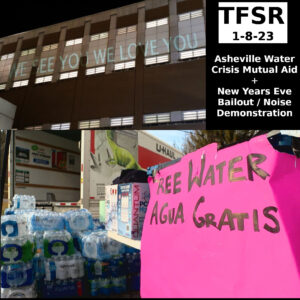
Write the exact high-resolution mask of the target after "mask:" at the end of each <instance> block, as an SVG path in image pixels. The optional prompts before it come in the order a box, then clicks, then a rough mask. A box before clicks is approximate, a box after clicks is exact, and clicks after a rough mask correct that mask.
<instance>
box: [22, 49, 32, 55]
mask: <svg viewBox="0 0 300 300" xmlns="http://www.w3.org/2000/svg"><path fill="white" fill-rule="evenodd" d="M31 54H35V49H29V50H24V51H22V52H21V56H27V55H31Z"/></svg>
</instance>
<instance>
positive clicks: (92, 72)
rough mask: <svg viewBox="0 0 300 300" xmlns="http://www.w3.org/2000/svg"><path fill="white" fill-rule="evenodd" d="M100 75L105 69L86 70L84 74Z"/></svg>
mask: <svg viewBox="0 0 300 300" xmlns="http://www.w3.org/2000/svg"><path fill="white" fill-rule="evenodd" d="M101 73H105V67H98V68H90V69H87V70H86V72H85V75H87V76H89V75H95V74H101Z"/></svg>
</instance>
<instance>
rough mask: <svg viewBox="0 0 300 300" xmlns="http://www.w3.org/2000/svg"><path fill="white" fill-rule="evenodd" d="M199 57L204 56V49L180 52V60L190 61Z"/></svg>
mask: <svg viewBox="0 0 300 300" xmlns="http://www.w3.org/2000/svg"><path fill="white" fill-rule="evenodd" d="M201 56H206V49H205V48H202V49H197V50H190V51H182V52H180V59H191V58H195V57H201Z"/></svg>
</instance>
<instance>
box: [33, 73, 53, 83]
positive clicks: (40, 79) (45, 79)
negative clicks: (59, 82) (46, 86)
mask: <svg viewBox="0 0 300 300" xmlns="http://www.w3.org/2000/svg"><path fill="white" fill-rule="evenodd" d="M51 81H52V75H50V76H43V77H37V78H36V79H35V84H40V83H45V82H51Z"/></svg>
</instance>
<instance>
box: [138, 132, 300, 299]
mask: <svg viewBox="0 0 300 300" xmlns="http://www.w3.org/2000/svg"><path fill="white" fill-rule="evenodd" d="M149 184H150V194H151V199H150V203H149V206H148V209H147V214H146V218H145V221H144V229H143V235H142V244H141V259H142V266H141V296H142V297H154V298H156V297H300V276H299V274H300V159H297V158H296V156H295V155H290V154H286V153H280V152H278V151H277V150H275V149H274V148H273V147H272V145H271V144H270V143H269V141H268V139H267V137H266V136H265V135H263V136H259V137H256V138H253V139H252V140H250V141H249V142H245V143H241V144H238V145H235V146H232V147H229V148H225V149H223V150H220V151H217V144H211V145H208V146H206V147H204V148H201V149H199V150H198V151H196V152H194V153H191V154H188V155H186V156H184V157H183V158H182V160H181V161H180V162H179V163H177V164H174V165H172V166H169V167H167V168H165V169H163V170H161V171H160V172H159V173H158V174H157V175H156V176H155V178H154V179H153V178H150V179H149Z"/></svg>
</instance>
